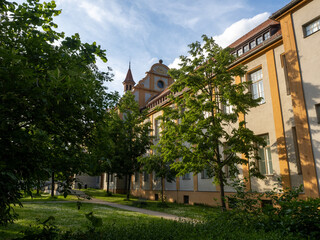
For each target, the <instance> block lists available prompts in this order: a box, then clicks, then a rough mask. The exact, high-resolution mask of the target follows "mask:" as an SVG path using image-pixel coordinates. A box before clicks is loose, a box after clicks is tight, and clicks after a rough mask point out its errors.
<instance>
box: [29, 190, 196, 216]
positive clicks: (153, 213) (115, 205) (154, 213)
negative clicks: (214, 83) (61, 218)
mask: <svg viewBox="0 0 320 240" xmlns="http://www.w3.org/2000/svg"><path fill="white" fill-rule="evenodd" d="M71 194H73V195H78V196H79V197H81V198H83V199H84V201H83V202H86V203H94V204H101V205H106V206H109V207H113V208H119V209H122V210H127V211H132V212H139V213H143V214H146V215H150V216H155V217H159V218H164V219H169V220H174V221H186V222H199V221H197V220H194V219H191V218H186V217H179V216H176V215H172V214H169V213H163V212H157V211H152V210H147V209H143V208H137V207H131V206H127V205H122V204H119V203H112V202H107V201H103V200H100V199H96V198H91V199H87V197H88V195H86V194H85V193H84V192H83V191H79V190H72V192H71ZM68 202H76V201H37V202H25V203H68Z"/></svg>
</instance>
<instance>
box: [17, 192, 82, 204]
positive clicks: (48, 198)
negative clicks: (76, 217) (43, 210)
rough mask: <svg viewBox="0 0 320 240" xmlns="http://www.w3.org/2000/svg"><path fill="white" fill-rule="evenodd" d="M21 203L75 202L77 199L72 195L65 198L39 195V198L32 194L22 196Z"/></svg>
mask: <svg viewBox="0 0 320 240" xmlns="http://www.w3.org/2000/svg"><path fill="white" fill-rule="evenodd" d="M20 200H21V202H35V201H77V200H78V198H77V197H76V196H74V195H68V196H67V197H66V198H65V197H64V196H63V195H60V196H54V197H51V195H50V194H49V193H41V196H39V195H36V194H33V196H32V197H31V196H30V195H29V194H24V195H23V197H22V198H21V199H20Z"/></svg>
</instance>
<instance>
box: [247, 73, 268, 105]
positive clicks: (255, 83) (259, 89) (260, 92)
mask: <svg viewBox="0 0 320 240" xmlns="http://www.w3.org/2000/svg"><path fill="white" fill-rule="evenodd" d="M248 78H249V80H250V81H251V94H252V98H253V99H258V98H260V97H261V101H260V102H259V104H263V103H265V102H266V100H265V96H264V86H263V73H262V68H260V69H258V70H255V71H252V72H249V73H248ZM255 89H256V90H255Z"/></svg>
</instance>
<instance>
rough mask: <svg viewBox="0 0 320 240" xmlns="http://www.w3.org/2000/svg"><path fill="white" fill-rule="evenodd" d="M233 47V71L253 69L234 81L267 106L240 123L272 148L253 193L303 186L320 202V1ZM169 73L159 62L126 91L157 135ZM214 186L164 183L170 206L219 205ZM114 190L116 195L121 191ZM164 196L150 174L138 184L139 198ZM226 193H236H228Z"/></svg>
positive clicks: (193, 179) (136, 179)
mask: <svg viewBox="0 0 320 240" xmlns="http://www.w3.org/2000/svg"><path fill="white" fill-rule="evenodd" d="M230 47H231V48H232V49H234V52H233V54H235V55H237V60H236V61H235V62H234V63H233V65H232V66H231V67H233V66H236V65H238V64H243V65H245V66H247V69H248V72H247V74H246V76H245V77H244V78H242V79H240V78H237V79H236V81H246V80H247V79H248V80H251V81H252V94H253V95H254V96H256V97H262V99H263V100H262V101H261V103H260V105H259V106H258V107H255V108H253V109H251V110H250V112H249V113H248V114H247V115H246V116H241V117H242V118H244V119H245V121H246V126H247V127H248V128H249V129H251V130H252V131H253V132H254V133H255V134H256V135H260V136H262V137H264V138H265V139H266V141H267V146H266V147H265V148H264V149H263V151H264V154H265V159H264V162H263V166H260V171H261V173H262V174H264V175H265V176H266V178H265V179H256V178H251V179H250V181H249V183H248V184H247V189H248V190H249V189H251V190H253V191H258V192H264V191H268V190H271V189H273V188H274V187H275V186H277V187H278V188H282V187H284V188H292V187H298V186H300V185H301V184H302V185H303V186H304V192H303V194H302V195H301V197H319V196H320V195H319V185H320V78H319V76H320V0H293V1H291V2H290V3H289V4H288V5H286V6H284V7H283V8H282V9H279V10H278V11H277V12H275V13H274V14H272V15H271V17H270V18H269V19H268V20H267V21H265V22H264V23H262V24H260V25H259V26H258V27H256V28H255V29H253V30H251V31H250V32H248V33H247V34H245V35H244V36H242V37H241V38H239V39H238V40H237V41H235V42H234V43H232V44H231V45H230ZM129 70H130V69H129ZM167 71H168V67H167V66H166V65H164V64H163V63H162V61H161V60H160V61H159V63H157V64H154V65H153V66H152V67H151V69H150V70H149V71H148V72H147V73H146V77H145V78H143V79H142V80H141V81H139V82H138V84H136V85H132V87H127V88H128V89H126V84H129V82H131V83H130V84H132V81H133V78H132V76H131V79H132V81H131V79H129V78H130V76H129V78H128V75H127V78H126V80H125V81H124V86H125V90H130V91H132V92H133V94H134V95H135V97H136V101H137V102H139V105H140V107H141V108H147V109H148V111H149V118H150V121H151V123H152V126H153V131H154V132H153V134H155V131H157V122H156V118H157V117H158V116H159V115H161V112H158V111H156V110H155V108H156V107H157V106H165V105H166V104H168V100H167V96H168V94H169V93H170V91H169V89H168V86H170V84H172V83H173V79H171V78H170V77H169V76H168V75H167ZM130 74H131V70H130ZM133 82H134V81H133ZM130 88H131V89H130ZM240 168H241V169H240V173H241V175H242V176H246V177H248V169H247V166H241V167H240ZM279 178H280V179H281V185H279ZM114 181H116V180H114ZM212 181H213V179H209V178H206V177H204V176H203V174H201V173H199V174H194V175H193V174H192V173H190V174H188V176H183V177H177V178H176V181H175V182H171V183H169V182H165V195H166V199H167V200H168V201H171V202H173V201H176V202H180V203H190V204H194V203H202V204H209V205H214V204H215V200H214V199H219V186H215V185H213V184H212ZM112 184H114V186H116V184H115V183H114V182H113V183H112ZM104 185H105V184H104ZM104 188H106V186H104ZM111 189H112V188H111ZM113 189H114V191H116V187H114V188H113ZM159 191H160V182H159V180H157V179H155V178H154V177H153V175H152V174H143V173H142V174H141V173H136V174H135V175H134V176H133V177H132V191H131V193H132V194H133V195H135V196H138V197H141V198H148V199H157V198H158V197H159ZM225 191H226V194H232V193H234V192H235V191H234V189H232V188H231V187H228V186H226V189H225Z"/></svg>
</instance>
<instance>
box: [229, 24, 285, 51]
mask: <svg viewBox="0 0 320 240" xmlns="http://www.w3.org/2000/svg"><path fill="white" fill-rule="evenodd" d="M278 24H279V22H277V21H274V20H272V19H268V20H266V21H265V22H263V23H261V24H260V25H259V26H257V27H255V28H254V29H252V30H251V31H250V32H248V33H247V34H245V35H243V36H242V37H241V38H239V39H238V40H236V41H235V42H233V43H231V44H230V45H229V46H228V47H229V48H236V47H238V46H239V45H241V44H242V43H244V42H245V41H247V40H249V39H250V38H252V37H254V36H255V35H256V34H258V33H260V32H261V31H263V30H264V29H266V28H267V27H269V26H272V25H278Z"/></svg>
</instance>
